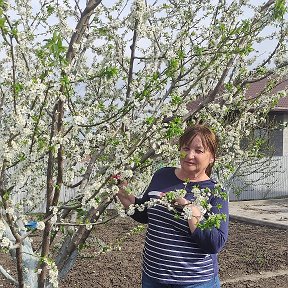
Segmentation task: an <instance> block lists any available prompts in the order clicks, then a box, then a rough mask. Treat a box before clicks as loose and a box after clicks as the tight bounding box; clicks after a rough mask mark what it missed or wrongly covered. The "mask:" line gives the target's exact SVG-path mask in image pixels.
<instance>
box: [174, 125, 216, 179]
mask: <svg viewBox="0 0 288 288" xmlns="http://www.w3.org/2000/svg"><path fill="white" fill-rule="evenodd" d="M197 135H198V136H199V137H200V138H201V140H202V143H203V146H204V148H205V150H206V149H208V150H209V151H210V152H211V154H212V156H213V158H214V161H213V162H212V163H211V164H209V166H208V167H207V168H206V171H205V172H206V174H207V175H208V176H210V175H211V172H212V167H213V165H214V162H215V158H216V153H217V148H218V138H217V136H216V134H215V133H214V132H213V131H212V130H211V129H210V128H209V127H208V126H206V125H200V124H196V125H194V126H190V127H188V128H187V129H186V130H185V131H184V133H183V134H182V135H181V136H180V138H179V150H180V149H181V148H182V147H183V146H185V145H189V144H190V143H191V141H192V140H193V139H194V137H195V136H197Z"/></svg>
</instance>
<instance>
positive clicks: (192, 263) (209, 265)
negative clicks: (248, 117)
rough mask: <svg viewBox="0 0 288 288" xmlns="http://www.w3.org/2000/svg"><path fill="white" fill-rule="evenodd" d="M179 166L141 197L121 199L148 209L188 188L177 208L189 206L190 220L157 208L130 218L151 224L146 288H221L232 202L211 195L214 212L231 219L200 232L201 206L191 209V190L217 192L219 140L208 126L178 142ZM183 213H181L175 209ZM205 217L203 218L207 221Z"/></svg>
mask: <svg viewBox="0 0 288 288" xmlns="http://www.w3.org/2000/svg"><path fill="white" fill-rule="evenodd" d="M179 149H180V167H179V168H175V167H165V168H162V169H160V170H158V171H157V172H156V173H155V174H154V175H153V177H152V180H151V182H150V185H149V187H148V188H147V190H146V191H145V193H144V195H143V197H142V198H136V197H135V196H134V195H131V194H129V195H128V194H127V193H125V190H124V189H123V188H121V189H120V190H119V193H118V197H119V199H120V201H121V202H122V204H123V205H124V207H125V208H128V207H129V205H131V204H139V205H140V204H143V203H145V202H147V201H150V200H151V199H153V198H161V197H163V195H165V193H167V192H170V191H177V190H179V189H185V190H186V191H187V193H186V195H185V196H184V197H181V198H178V199H176V201H175V202H176V203H175V204H177V207H179V205H180V206H182V207H189V208H190V210H191V212H192V217H190V219H188V220H187V219H184V218H183V217H180V218H179V217H178V218H176V217H175V211H170V210H168V209H167V207H165V206H163V205H154V206H152V207H150V206H149V208H146V209H145V210H144V211H141V212H140V211H137V210H136V211H135V213H134V214H133V215H132V216H131V217H132V218H133V219H134V220H136V221H138V222H141V223H148V228H147V233H146V239H145V246H144V251H143V274H142V287H143V288H162V287H163V288H164V287H174V288H176V287H178V288H180V287H181V288H192V287H197V288H204V287H211V288H212V287H220V281H219V277H218V261H217V253H218V252H219V251H220V250H221V249H222V248H223V246H224V244H225V242H226V241H227V237H228V202H227V200H224V199H222V198H221V197H217V196H215V195H213V193H212V194H211V196H210V197H209V200H208V201H209V203H210V204H211V205H212V208H211V210H210V212H213V213H214V214H226V217H227V218H226V221H221V224H220V226H219V227H218V228H216V227H213V228H212V229H200V228H199V227H198V224H199V222H201V223H202V221H204V220H205V217H207V215H201V210H200V209H199V207H197V206H195V205H193V204H190V203H191V202H193V200H195V195H194V194H193V192H192V188H193V187H194V188H195V187H197V188H199V189H204V188H209V189H210V190H211V191H213V189H214V188H215V184H216V183H215V182H214V181H213V180H211V179H210V174H211V169H212V167H213V165H214V162H215V156H216V150H217V138H216V136H215V134H214V133H213V132H212V131H211V130H210V129H209V128H208V127H207V126H205V125H196V126H193V127H190V128H188V129H187V130H186V131H185V132H184V133H183V135H182V136H181V137H180V139H179ZM188 180H189V181H188ZM176 209H178V210H179V208H176ZM203 216H204V217H203Z"/></svg>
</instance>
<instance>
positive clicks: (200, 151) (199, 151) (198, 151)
mask: <svg viewBox="0 0 288 288" xmlns="http://www.w3.org/2000/svg"><path fill="white" fill-rule="evenodd" d="M195 151H196V152H197V153H204V151H202V150H199V149H197V150H195Z"/></svg>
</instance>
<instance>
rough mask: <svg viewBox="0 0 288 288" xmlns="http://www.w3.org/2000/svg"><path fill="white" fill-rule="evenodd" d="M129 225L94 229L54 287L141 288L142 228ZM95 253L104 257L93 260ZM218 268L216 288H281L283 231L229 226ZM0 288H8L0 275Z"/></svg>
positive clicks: (285, 252) (285, 261)
mask: <svg viewBox="0 0 288 288" xmlns="http://www.w3.org/2000/svg"><path fill="white" fill-rule="evenodd" d="M135 225H137V223H135V222H133V220H131V219H130V218H128V217H126V218H120V217H118V218H116V219H115V220H113V221H111V222H109V223H106V224H103V225H99V226H97V227H96V228H97V230H95V232H94V233H93V237H91V238H90V239H89V241H88V244H89V245H88V246H87V247H85V248H84V249H83V250H82V251H81V253H80V255H79V257H78V259H77V261H76V264H75V266H74V268H73V269H72V270H71V272H70V273H69V274H68V276H67V278H66V279H65V281H64V282H62V283H60V285H59V287H60V288H68V287H69V288H72V287H79V288H80V287H86V288H90V287H91V288H92V287H95V288H110V287H113V288H116V287H117V288H120V287H121V288H138V287H141V285H140V279H141V254H142V249H143V245H144V236H145V226H143V227H141V226H136V228H135ZM139 231H140V232H139ZM109 243H110V245H108V244H109ZM99 247H105V248H104V250H107V251H106V252H105V253H100V254H99ZM4 264H5V265H4ZM219 264H220V278H221V282H222V286H221V287H222V288H235V287H237V288H247V287H253V288H254V287H255V288H256V287H257V288H270V287H271V288H272V287H273V288H287V287H288V230H280V229H275V228H269V227H265V226H259V225H250V224H247V223H243V222H236V221H230V230H229V240H228V243H227V244H226V246H225V248H224V249H223V250H222V252H221V253H220V254H219ZM0 265H3V266H5V267H7V265H8V266H11V270H12V271H13V270H14V269H13V267H12V263H11V262H9V259H8V256H7V255H4V254H0ZM0 287H5V288H9V287H12V286H11V285H9V284H8V282H7V281H6V280H3V277H2V276H1V275H0Z"/></svg>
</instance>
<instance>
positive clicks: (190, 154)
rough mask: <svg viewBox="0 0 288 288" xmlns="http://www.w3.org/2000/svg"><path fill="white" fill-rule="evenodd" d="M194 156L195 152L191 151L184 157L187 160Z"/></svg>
mask: <svg viewBox="0 0 288 288" xmlns="http://www.w3.org/2000/svg"><path fill="white" fill-rule="evenodd" d="M194 156H195V152H194V151H193V150H189V151H188V152H187V155H186V157H187V158H193V157H194Z"/></svg>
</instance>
